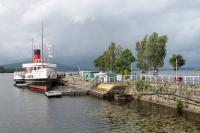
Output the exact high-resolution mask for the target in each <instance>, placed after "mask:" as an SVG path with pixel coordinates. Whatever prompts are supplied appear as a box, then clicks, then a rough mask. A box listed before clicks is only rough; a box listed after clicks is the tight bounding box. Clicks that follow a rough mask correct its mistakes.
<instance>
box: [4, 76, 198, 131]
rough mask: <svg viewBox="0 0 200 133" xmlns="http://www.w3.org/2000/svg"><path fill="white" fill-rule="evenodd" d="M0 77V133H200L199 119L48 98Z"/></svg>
mask: <svg viewBox="0 0 200 133" xmlns="http://www.w3.org/2000/svg"><path fill="white" fill-rule="evenodd" d="M13 84H14V82H13V74H0V85H1V86H0V91H1V92H0V133H187V132H188V133H191V132H193V133H199V132H200V115H197V114H192V113H188V112H183V114H177V112H176V110H175V109H171V108H167V107H164V106H159V105H156V104H150V103H147V102H139V101H137V100H133V101H131V102H116V101H108V100H102V99H97V98H95V97H92V96H64V97H62V98H47V97H46V96H45V95H44V94H43V93H38V92H34V91H31V90H29V89H18V88H16V87H14V86H13Z"/></svg>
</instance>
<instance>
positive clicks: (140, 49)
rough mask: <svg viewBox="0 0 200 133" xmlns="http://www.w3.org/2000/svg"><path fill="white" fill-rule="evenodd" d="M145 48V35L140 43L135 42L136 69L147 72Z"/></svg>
mask: <svg viewBox="0 0 200 133" xmlns="http://www.w3.org/2000/svg"><path fill="white" fill-rule="evenodd" d="M146 47H147V35H146V36H145V37H144V39H143V40H142V41H138V42H136V51H137V57H136V58H137V67H138V68H139V69H140V70H142V71H147V70H148V62H147V54H146Z"/></svg>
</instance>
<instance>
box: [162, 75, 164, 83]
mask: <svg viewBox="0 0 200 133" xmlns="http://www.w3.org/2000/svg"><path fill="white" fill-rule="evenodd" d="M163 82H164V81H163V75H162V83H163Z"/></svg>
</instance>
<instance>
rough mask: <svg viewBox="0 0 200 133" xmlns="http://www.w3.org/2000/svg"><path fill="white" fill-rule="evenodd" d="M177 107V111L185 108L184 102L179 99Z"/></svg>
mask: <svg viewBox="0 0 200 133" xmlns="http://www.w3.org/2000/svg"><path fill="white" fill-rule="evenodd" d="M176 107H177V109H182V108H183V101H181V100H180V99H178V100H177V101H176Z"/></svg>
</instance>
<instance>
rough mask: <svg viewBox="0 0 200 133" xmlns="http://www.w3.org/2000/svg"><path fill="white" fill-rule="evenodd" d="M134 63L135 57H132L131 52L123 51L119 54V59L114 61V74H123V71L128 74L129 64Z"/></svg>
mask: <svg viewBox="0 0 200 133" xmlns="http://www.w3.org/2000/svg"><path fill="white" fill-rule="evenodd" d="M134 61H135V57H134V56H133V55H132V52H131V50H129V49H125V50H123V51H122V52H121V54H120V56H119V58H117V60H116V64H115V68H116V69H115V72H116V73H121V74H125V70H126V71H128V73H130V71H131V63H132V62H134Z"/></svg>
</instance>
